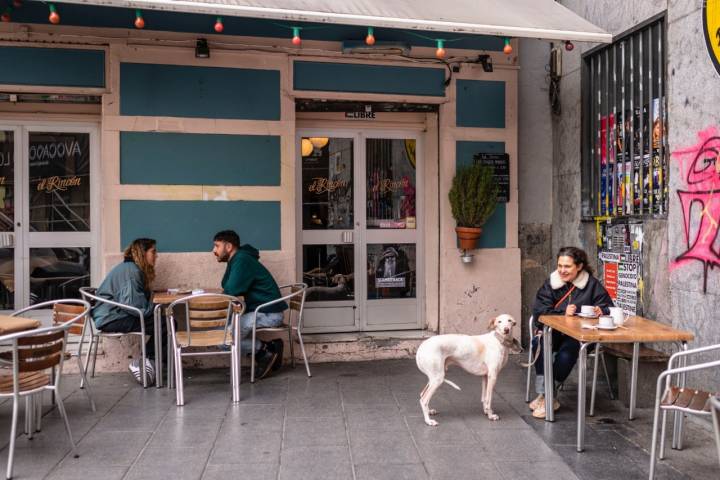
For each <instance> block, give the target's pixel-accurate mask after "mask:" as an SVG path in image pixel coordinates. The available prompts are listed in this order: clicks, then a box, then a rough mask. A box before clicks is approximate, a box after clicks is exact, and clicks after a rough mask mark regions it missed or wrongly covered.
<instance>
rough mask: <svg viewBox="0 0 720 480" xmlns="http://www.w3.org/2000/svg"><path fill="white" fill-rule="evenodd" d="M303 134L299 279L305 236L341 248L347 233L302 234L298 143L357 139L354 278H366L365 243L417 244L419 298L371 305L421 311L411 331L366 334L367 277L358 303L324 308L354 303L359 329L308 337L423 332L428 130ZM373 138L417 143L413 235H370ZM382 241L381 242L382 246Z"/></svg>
mask: <svg viewBox="0 0 720 480" xmlns="http://www.w3.org/2000/svg"><path fill="white" fill-rule="evenodd" d="M348 127H350V125H348V126H347V127H345V128H333V127H328V128H299V129H297V131H296V136H295V142H296V145H297V146H298V147H297V155H296V166H297V167H296V176H295V177H296V178H295V185H296V192H297V194H296V210H295V212H296V222H295V224H296V236H295V239H296V245H295V247H296V248H295V251H296V252H297V255H298V259H297V262H296V264H297V270H298V271H297V275H298V276H299V278H302V274H303V272H302V269H303V261H302V255H303V236H305V237H307V236H310V237H311V238H313V237H316V238H317V240H312V241H311V242H308V243H319V244H320V243H324V244H330V243H337V244H340V243H342V242H341V241H340V239H341V236H342V232H347V231H348V230H323V231H318V232H317V233H315V232H313V231H307V232H304V233H303V222H302V218H303V212H302V207H303V205H302V154H301V152H300V148H299V145H300V142H301V139H302V138H303V137H313V136H322V137H331V138H352V139H353V197H354V200H353V208H354V215H353V220H354V225H353V229H352V235H353V244H354V245H355V248H354V260H355V267H356V268H355V272H356V278H358V275H357V274H359V273H360V272H365V270H366V268H365V265H366V263H367V242H368V240H370V241H372V242H373V243H376V242H380V241H382V242H384V243H414V244H415V262H416V279H415V291H416V298H414V299H385V300H372V303H373V304H374V306H382V305H383V304H388V303H391V304H395V305H397V304H398V303H399V302H405V303H408V304H415V305H416V308H417V322H416V324H415V325H413V326H412V327H408V325H407V324H404V325H395V326H393V325H392V324H385V325H384V326H382V327H379V328H378V327H372V328H368V322H367V312H368V302H370V300H368V299H367V275H362V280H361V281H355V282H354V284H355V298H354V300H353V301H352V302H349V301H341V302H340V301H338V302H331V301H325V302H322V304H323V306H326V307H342V306H347V307H349V306H350V305H349V304H350V303H353V304H354V306H353V308H354V309H355V310H354V316H355V323H354V325H353V326H352V327H339V328H332V329H329V328H325V327H323V328H320V329H311V328H309V327H308V328H307V331H308V332H309V333H314V332H343V331H357V330H360V331H367V330H393V329H408V328H411V329H421V328H422V325H423V316H424V314H425V276H424V275H425V255H424V235H423V232H424V228H425V219H424V214H423V213H424V203H425V202H424V200H425V199H424V185H425V183H424V182H425V178H424V158H423V156H424V129H423V128H417V129H412V128H403V129H385V128H364V129H351V128H348ZM369 138H385V139H407V138H413V139H415V141H416V168H415V175H416V176H415V185H416V192H417V194H416V197H415V202H416V203H415V211H416V228H415V229H414V230H404V229H397V230H392V229H387V230H380V229H378V230H375V229H373V230H368V229H367V218H366V198H367V192H366V188H367V185H366V182H365V177H366V174H365V172H366V143H365V140H366V139H369ZM328 237H331V238H332V237H336V238H337V241H331V240H328ZM381 239H382V240H381Z"/></svg>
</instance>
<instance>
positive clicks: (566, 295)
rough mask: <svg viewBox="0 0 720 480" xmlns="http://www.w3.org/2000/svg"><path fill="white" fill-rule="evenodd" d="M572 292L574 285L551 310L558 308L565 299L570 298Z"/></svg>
mask: <svg viewBox="0 0 720 480" xmlns="http://www.w3.org/2000/svg"><path fill="white" fill-rule="evenodd" d="M573 290H575V285H573V286H572V288H571V289H570V290H568V291H567V292H566V293H565V295H563V296H562V298H561V299H560V300H558V301H557V303H556V304H555V306H554V307H553V308H557V307H559V306H560V304H561V303H563V302H564V301H565V299H566V298H568V297H569V296H570V294H571V293H572V292H573Z"/></svg>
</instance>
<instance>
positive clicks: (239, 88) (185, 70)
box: [120, 63, 280, 120]
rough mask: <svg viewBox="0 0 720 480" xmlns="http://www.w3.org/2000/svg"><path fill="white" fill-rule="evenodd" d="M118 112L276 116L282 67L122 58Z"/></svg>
mask: <svg viewBox="0 0 720 480" xmlns="http://www.w3.org/2000/svg"><path fill="white" fill-rule="evenodd" d="M120 114H121V115H145V116H160V117H193V118H222V119H243V120H280V72H279V71H278V70H255V69H243V68H224V67H190V66H183V65H153V64H144V63H122V64H120Z"/></svg>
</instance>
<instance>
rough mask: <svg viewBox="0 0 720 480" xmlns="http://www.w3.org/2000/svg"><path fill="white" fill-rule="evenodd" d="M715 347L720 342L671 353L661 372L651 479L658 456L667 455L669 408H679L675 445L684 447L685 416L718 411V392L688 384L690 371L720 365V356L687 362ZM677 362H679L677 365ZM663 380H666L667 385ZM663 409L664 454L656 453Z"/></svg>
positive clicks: (674, 409)
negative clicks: (674, 380) (687, 376)
mask: <svg viewBox="0 0 720 480" xmlns="http://www.w3.org/2000/svg"><path fill="white" fill-rule="evenodd" d="M715 350H720V344H717V345H709V346H706V347H699V348H694V349H692V350H684V351H680V352H677V353H674V354H672V355H671V356H670V360H668V368H667V369H666V370H665V371H663V372H662V373H661V374H660V376H658V379H657V387H656V390H655V412H654V415H653V432H652V445H651V447H650V477H649V478H650V480H653V479H654V478H655V464H656V462H657V459H658V458H659V459H660V460H662V459H664V458H665V426H666V425H665V424H666V422H667V413H668V411H673V412H675V420H674V422H673V436H672V447H673V448H674V449H677V450H682V435H683V417H684V415H685V414H686V413H691V414H694V415H713V414H715V415H717V413H714V412H713V411H712V408H711V405H714V403H712V402H711V401H712V397H713V396H714V395H717V394H716V393H713V392H704V391H702V390H695V389H693V388H686V387H685V375H686V374H687V373H688V372H697V371H700V370H707V369H710V368H720V360H715V361H711V362H702V363H697V364H694V365H687V360H688V358H689V357H690V356H692V355H696V354H698V353H706V352H711V351H715ZM676 362H677V365H678V366H673V365H674V364H676ZM674 375H676V376H677V379H676V380H677V381H676V382H673V381H672V377H673V376H674ZM663 382H664V383H665V388H664V389H663ZM660 410H662V427H661V433H660V454H659V455H656V453H657V451H656V447H657V435H658V422H659V421H660ZM716 432H717V430H716ZM717 435H718V434H717V433H716V437H717ZM719 441H720V440H719ZM718 445H719V446H720V443H718ZM719 453H720V451H719Z"/></svg>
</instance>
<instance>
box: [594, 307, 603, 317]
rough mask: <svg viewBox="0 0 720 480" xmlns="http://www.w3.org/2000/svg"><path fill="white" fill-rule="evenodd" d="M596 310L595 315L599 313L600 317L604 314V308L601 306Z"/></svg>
mask: <svg viewBox="0 0 720 480" xmlns="http://www.w3.org/2000/svg"><path fill="white" fill-rule="evenodd" d="M594 311H595V315H597V316H598V317H599V316H600V315H602V314H603V311H602V308H600V307H595V310H594Z"/></svg>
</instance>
